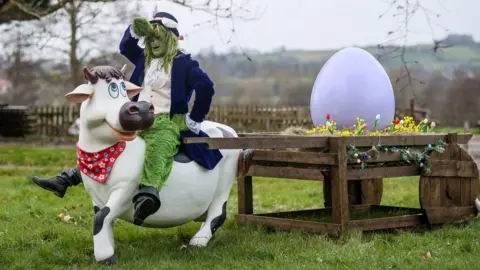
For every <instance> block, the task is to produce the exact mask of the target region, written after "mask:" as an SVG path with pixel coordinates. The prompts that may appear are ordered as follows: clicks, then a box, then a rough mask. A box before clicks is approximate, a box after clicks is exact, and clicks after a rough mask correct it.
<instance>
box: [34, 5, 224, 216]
mask: <svg viewBox="0 0 480 270" xmlns="http://www.w3.org/2000/svg"><path fill="white" fill-rule="evenodd" d="M177 25H178V21H177V19H176V18H175V17H174V16H172V15H171V14H169V13H166V12H156V11H155V12H154V18H153V20H150V21H148V20H147V19H145V18H136V19H135V20H134V22H133V24H132V25H130V26H129V27H128V28H127V29H126V31H125V33H124V35H123V38H122V40H121V42H120V53H121V54H122V55H124V56H125V57H126V58H127V59H128V60H129V61H130V62H131V63H133V64H134V65H135V70H134V72H133V74H132V76H131V78H130V82H132V83H134V84H136V85H143V86H144V89H143V90H142V92H140V94H139V95H137V96H135V97H133V98H132V101H148V102H150V103H152V104H153V105H154V108H155V122H154V124H153V126H152V127H151V128H150V129H148V130H146V131H141V132H139V133H138V135H139V136H140V137H142V138H143V139H144V140H145V142H146V153H145V165H144V168H143V171H142V173H141V176H140V188H139V191H138V193H137V194H136V195H135V196H134V198H133V203H135V214H134V218H135V224H141V223H142V222H143V220H144V219H145V218H146V217H147V216H149V215H151V214H153V213H155V212H156V211H157V210H158V209H159V207H160V205H161V198H159V192H158V190H160V189H161V188H162V186H163V184H164V183H165V181H166V180H167V178H168V176H169V174H170V171H171V169H172V166H173V162H174V156H175V154H177V153H178V152H179V151H181V152H183V153H184V154H186V155H187V156H188V157H189V158H190V159H192V160H193V161H195V162H197V163H198V164H199V165H201V166H202V167H204V168H205V169H213V168H214V167H215V166H216V165H217V164H218V163H219V161H220V160H221V159H222V157H223V156H222V154H221V153H220V151H219V150H209V149H207V147H206V146H205V145H204V144H182V143H181V141H182V139H183V138H184V137H208V135H207V134H206V133H205V132H203V131H202V130H201V123H202V122H203V120H204V118H205V116H206V115H207V113H208V112H209V110H210V105H211V103H212V97H213V95H214V88H213V82H212V81H211V80H210V79H209V77H208V75H207V74H206V73H205V72H203V71H202V69H201V68H200V66H199V63H198V62H197V61H196V60H194V59H192V57H191V56H190V55H189V54H185V53H183V52H182V51H181V50H180V49H179V47H178V40H179V38H181V36H180V35H179V32H178V29H177ZM140 39H143V41H144V45H145V48H144V49H142V48H141V47H140V46H139V45H138V42H139V41H140ZM193 90H195V101H194V104H193V107H192V110H191V112H188V103H189V101H190V98H191V96H192V93H193ZM32 180H33V181H34V182H35V183H36V184H37V185H39V186H41V187H42V188H44V189H46V190H50V191H52V192H53V193H54V194H56V195H57V196H58V197H61V198H63V197H64V195H65V193H66V190H67V188H68V187H69V186H74V185H78V184H80V183H81V182H82V179H81V175H80V171H79V169H78V167H75V168H71V169H69V170H67V171H66V172H62V173H61V174H60V175H58V176H56V177H53V178H46V179H42V178H38V177H33V179H32Z"/></svg>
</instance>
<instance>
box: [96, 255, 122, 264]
mask: <svg viewBox="0 0 480 270" xmlns="http://www.w3.org/2000/svg"><path fill="white" fill-rule="evenodd" d="M98 263H99V264H103V265H113V264H117V263H118V259H117V256H115V255H112V257H110V258H108V259H105V260H103V261H99V262H98Z"/></svg>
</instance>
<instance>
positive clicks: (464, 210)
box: [424, 206, 478, 224]
mask: <svg viewBox="0 0 480 270" xmlns="http://www.w3.org/2000/svg"><path fill="white" fill-rule="evenodd" d="M424 211H425V215H426V217H427V220H428V223H430V224H444V223H451V222H455V221H461V220H463V219H465V218H467V217H470V216H474V215H476V214H477V212H478V210H477V208H476V207H475V206H462V207H429V208H425V209H424Z"/></svg>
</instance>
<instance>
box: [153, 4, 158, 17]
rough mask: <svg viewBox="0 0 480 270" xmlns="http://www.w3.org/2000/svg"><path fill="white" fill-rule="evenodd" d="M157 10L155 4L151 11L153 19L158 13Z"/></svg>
mask: <svg viewBox="0 0 480 270" xmlns="http://www.w3.org/2000/svg"><path fill="white" fill-rule="evenodd" d="M157 10H158V8H157V4H155V8H154V9H153V12H152V17H153V18H155V15H157V13H158V11H157Z"/></svg>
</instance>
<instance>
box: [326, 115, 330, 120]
mask: <svg viewBox="0 0 480 270" xmlns="http://www.w3.org/2000/svg"><path fill="white" fill-rule="evenodd" d="M325 118H326V119H327V120H328V121H330V114H329V113H327V115H326V116H325Z"/></svg>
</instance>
